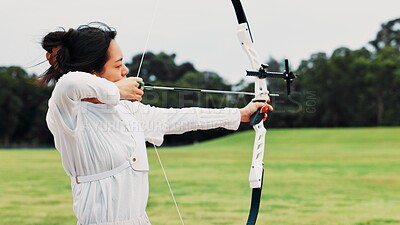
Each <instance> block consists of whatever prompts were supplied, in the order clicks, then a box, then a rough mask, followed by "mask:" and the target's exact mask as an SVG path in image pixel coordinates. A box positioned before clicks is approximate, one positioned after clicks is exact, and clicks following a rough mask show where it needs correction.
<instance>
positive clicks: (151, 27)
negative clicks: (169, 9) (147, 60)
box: [136, 0, 160, 77]
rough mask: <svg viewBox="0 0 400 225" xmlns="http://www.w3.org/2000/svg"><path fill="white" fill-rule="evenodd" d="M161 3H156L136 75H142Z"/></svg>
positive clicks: (158, 0)
mask: <svg viewBox="0 0 400 225" xmlns="http://www.w3.org/2000/svg"><path fill="white" fill-rule="evenodd" d="M159 3H160V0H157V1H156V5H155V7H154V11H153V16H152V18H151V23H150V28H149V32H148V33H147V38H146V42H145V44H144V49H143V53H142V57H141V58H140V63H139V67H138V71H137V74H136V77H139V75H140V70H141V69H142V65H143V60H144V55H145V54H146V51H147V45H148V44H149V40H150V35H151V31H152V30H153V25H154V21H155V20H156V15H157V11H158V5H159Z"/></svg>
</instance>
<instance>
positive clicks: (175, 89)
mask: <svg viewBox="0 0 400 225" xmlns="http://www.w3.org/2000/svg"><path fill="white" fill-rule="evenodd" d="M144 89H146V90H164V91H188V92H201V93H214V94H234V95H251V96H254V95H255V94H254V93H251V92H241V91H221V90H210V89H199V88H184V87H162V86H144ZM270 96H279V94H270Z"/></svg>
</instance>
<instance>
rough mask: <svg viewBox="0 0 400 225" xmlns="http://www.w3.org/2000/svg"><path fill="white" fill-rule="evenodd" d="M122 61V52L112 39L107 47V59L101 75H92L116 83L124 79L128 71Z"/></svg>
mask: <svg viewBox="0 0 400 225" xmlns="http://www.w3.org/2000/svg"><path fill="white" fill-rule="evenodd" d="M122 60H123V57H122V50H121V48H120V47H119V45H118V44H117V42H116V41H115V40H114V39H113V40H111V42H110V46H109V47H108V59H107V62H106V64H105V65H104V69H103V71H102V72H101V73H97V72H95V73H94V74H95V75H96V76H99V77H103V78H105V79H107V80H109V81H112V82H117V81H119V80H121V79H124V78H126V75H128V72H129V70H128V68H127V67H126V66H125V64H124V63H123V62H122Z"/></svg>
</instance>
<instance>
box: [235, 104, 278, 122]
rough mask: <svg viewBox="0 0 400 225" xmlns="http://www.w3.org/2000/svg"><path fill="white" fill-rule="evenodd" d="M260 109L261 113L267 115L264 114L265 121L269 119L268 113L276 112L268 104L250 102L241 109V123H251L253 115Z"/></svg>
mask: <svg viewBox="0 0 400 225" xmlns="http://www.w3.org/2000/svg"><path fill="white" fill-rule="evenodd" d="M268 102H269V101H268ZM259 108H261V113H265V114H264V118H263V120H264V121H265V120H266V119H267V117H268V115H267V111H272V110H274V109H273V108H272V106H271V105H270V104H268V103H263V102H250V103H249V104H247V105H246V106H245V107H243V108H241V109H239V111H240V117H241V119H240V122H250V117H251V115H253V114H254V113H255V112H257V109H259Z"/></svg>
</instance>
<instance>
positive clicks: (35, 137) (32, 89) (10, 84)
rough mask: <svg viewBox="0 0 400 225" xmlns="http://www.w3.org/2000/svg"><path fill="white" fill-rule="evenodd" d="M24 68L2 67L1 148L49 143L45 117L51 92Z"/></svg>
mask: <svg viewBox="0 0 400 225" xmlns="http://www.w3.org/2000/svg"><path fill="white" fill-rule="evenodd" d="M35 79H36V78H35V77H34V76H29V75H28V74H27V73H26V72H25V71H24V70H22V69H21V68H20V67H0V83H1V89H0V118H1V119H0V145H9V144H12V143H26V142H29V143H30V144H35V143H49V142H51V136H50V134H49V132H48V130H47V128H46V124H45V120H44V117H45V114H46V111H47V99H48V98H49V97H50V93H51V89H50V88H48V87H42V86H38V85H36V83H35Z"/></svg>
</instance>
